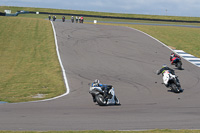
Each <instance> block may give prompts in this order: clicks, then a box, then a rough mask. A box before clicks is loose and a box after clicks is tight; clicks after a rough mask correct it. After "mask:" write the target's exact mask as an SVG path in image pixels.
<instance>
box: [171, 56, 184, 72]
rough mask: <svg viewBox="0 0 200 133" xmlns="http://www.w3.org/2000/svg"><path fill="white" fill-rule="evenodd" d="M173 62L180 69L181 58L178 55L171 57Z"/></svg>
mask: <svg viewBox="0 0 200 133" xmlns="http://www.w3.org/2000/svg"><path fill="white" fill-rule="evenodd" d="M173 64H174V65H175V66H176V67H177V68H178V69H179V70H182V62H181V58H179V57H174V58H173Z"/></svg>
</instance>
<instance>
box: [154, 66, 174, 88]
mask: <svg viewBox="0 0 200 133" xmlns="http://www.w3.org/2000/svg"><path fill="white" fill-rule="evenodd" d="M156 73H157V75H159V74H161V73H162V76H163V82H164V84H165V86H166V87H169V84H168V80H169V79H168V78H167V76H168V73H171V74H173V75H175V72H174V70H173V69H171V68H169V67H167V65H166V64H164V65H163V66H162V68H161V69H160V70H157V72H156Z"/></svg>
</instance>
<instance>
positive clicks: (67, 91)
mask: <svg viewBox="0 0 200 133" xmlns="http://www.w3.org/2000/svg"><path fill="white" fill-rule="evenodd" d="M51 25H52V29H53V33H54V40H55V45H56V52H57V56H58V60H59V63H60V67H61V69H62V73H63V78H64V82H65V87H66V92H65V93H64V94H62V95H60V96H57V97H53V98H49V99H44V100H37V101H29V102H19V103H36V102H45V101H50V100H55V99H58V98H61V97H64V96H66V95H68V94H69V92H70V88H69V84H68V80H67V76H66V73H65V69H64V67H63V64H62V60H61V57H60V53H59V48H58V41H57V37H56V31H55V28H54V24H53V22H52V21H51ZM19 103H8V104H19Z"/></svg>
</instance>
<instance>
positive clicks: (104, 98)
mask: <svg viewBox="0 0 200 133" xmlns="http://www.w3.org/2000/svg"><path fill="white" fill-rule="evenodd" d="M109 87H111V88H110V89H109V91H108V94H107V95H105V93H106V92H105V91H104V90H103V89H102V88H101V87H92V86H91V87H90V91H89V93H90V94H91V95H92V97H93V101H94V102H97V103H98V104H99V105H100V106H106V105H120V102H119V100H118V98H117V97H116V95H115V91H114V88H113V87H112V86H109Z"/></svg>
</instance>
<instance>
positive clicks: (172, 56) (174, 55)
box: [170, 53, 180, 65]
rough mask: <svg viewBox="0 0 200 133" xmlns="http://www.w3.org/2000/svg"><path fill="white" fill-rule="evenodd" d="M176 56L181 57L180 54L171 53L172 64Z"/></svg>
mask: <svg viewBox="0 0 200 133" xmlns="http://www.w3.org/2000/svg"><path fill="white" fill-rule="evenodd" d="M176 58H180V56H178V55H176V54H175V53H171V55H170V62H171V65H173V64H174V60H175V59H176Z"/></svg>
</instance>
